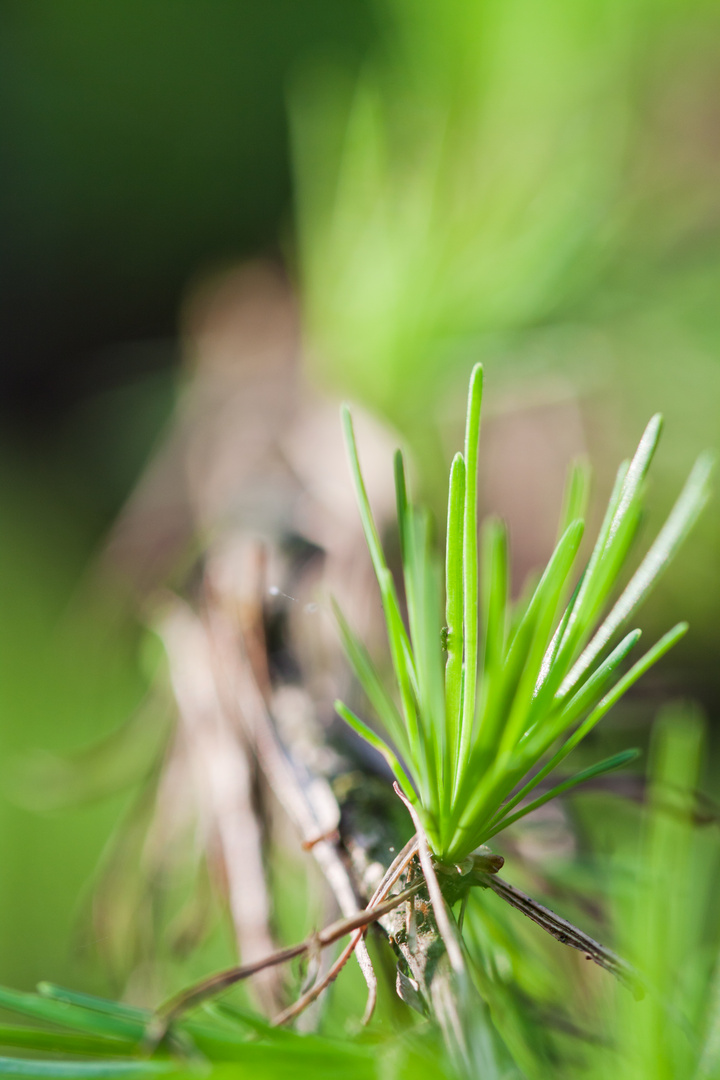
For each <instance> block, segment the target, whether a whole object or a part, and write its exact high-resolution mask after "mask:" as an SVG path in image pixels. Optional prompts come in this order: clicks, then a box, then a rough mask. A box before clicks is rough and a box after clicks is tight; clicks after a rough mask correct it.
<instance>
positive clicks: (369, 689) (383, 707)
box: [332, 600, 407, 754]
mask: <svg viewBox="0 0 720 1080" xmlns="http://www.w3.org/2000/svg"><path fill="white" fill-rule="evenodd" d="M332 605H333V611H334V613H335V618H336V619H337V623H338V628H339V631H340V638H341V640H342V643H343V648H344V650H345V653H346V655H347V657H348V660H349V661H350V664H351V666H352V669H353V671H354V672H355V676H356V678H357V680H358V682H359V683H360V685H361V686H362V688H363V690H364V692H365V695H366V697H367V699H368V701H369V702H370V704H371V705H372V707H373V709H374V710H375V712H376V713H377V715H378V718H379V719H380V720H381V721H382V723H383V726H384V727H385V730H386V731H387V733H388V735H389V736H390V738H391V739H392V741H393V742H394V743H395V745H396V746H397V748H398V749H399V750H400V752H401V753H402V754H406V753H407V732H406V730H405V726H404V724H403V720H402V717H401V716H400V713H399V711H398V709H397V707H396V705H395V702H394V701H393V699H392V698H391V697H390V694H389V693H388V692H387V690H386V689H385V687H384V686H383V683H382V680H381V678H380V675H379V674H378V671H377V669H376V667H375V665H374V664H373V662H372V659H371V657H370V654H369V653H368V651H367V649H366V648H365V646H364V645H363V643H362V642H361V641H360V638H359V637H358V636H357V634H355V633H354V632H353V630H352V629H351V627H350V625H349V623H348V622H347V620H346V618H345V616H344V615H343V613H342V611H341V610H340V608H339V607H338V605H337V604H336V603H335V601H334V600H333V601H332Z"/></svg>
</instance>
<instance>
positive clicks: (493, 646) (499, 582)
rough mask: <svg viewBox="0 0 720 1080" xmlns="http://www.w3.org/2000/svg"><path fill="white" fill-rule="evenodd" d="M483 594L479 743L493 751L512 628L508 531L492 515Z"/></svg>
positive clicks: (484, 550) (485, 532)
mask: <svg viewBox="0 0 720 1080" xmlns="http://www.w3.org/2000/svg"><path fill="white" fill-rule="evenodd" d="M480 595H481V627H482V633H481V639H480V649H481V656H482V660H481V664H480V670H481V672H482V681H481V683H480V690H479V705H478V717H479V722H478V734H477V740H476V745H477V746H478V747H480V748H483V749H484V750H485V751H486V752H487V753H489V752H491V749H492V747H493V746H494V744H495V739H496V737H497V733H498V731H499V726H500V715H499V713H498V712H494V711H493V709H494V703H495V702H496V701H497V700H498V696H499V690H500V687H501V685H502V679H503V665H504V663H505V658H506V656H505V651H506V637H507V632H508V626H507V623H508V549H507V531H506V529H505V525H504V524H503V522H501V521H499V520H498V519H497V518H489V519H488V520H487V521H485V522H484V523H483V529H482V541H481V589H480ZM493 718H494V719H495V722H493Z"/></svg>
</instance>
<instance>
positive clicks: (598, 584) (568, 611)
mask: <svg viewBox="0 0 720 1080" xmlns="http://www.w3.org/2000/svg"><path fill="white" fill-rule="evenodd" d="M482 385H483V372H482V367H481V365H479V364H478V365H477V366H476V367H475V368H474V369H473V372H472V376H471V379H470V389H469V396H468V410H467V424H466V431H465V448H464V454H461V453H458V454H457V455H456V456H455V459H454V461H453V463H452V468H451V472H450V482H449V495H448V516H447V534H446V542H445V566H444V574H443V568H442V565H441V562H440V559H439V558H438V556H437V554H436V551H435V547H434V544H433V540H432V531H431V525H430V519H429V516H428V514H427V512H425V511H424V510H422V509H418V508H416V507H415V506H413V504H412V502H411V500H410V498H409V495H408V489H407V484H406V479H405V468H404V463H403V457H402V454H401V452H400V451H398V452H397V453H396V456H395V486H396V494H397V520H398V529H399V535H400V549H401V555H402V574H403V586H404V596H405V601H406V608H407V621H406V620H405V619H404V617H403V614H402V610H401V606H400V601H399V590H398V587H397V585H396V582H395V580H394V578H393V575H392V573H391V572H390V570H389V568H388V565H387V561H386V558H385V554H384V551H383V547H382V544H381V542H380V537H379V534H378V530H377V527H376V525H375V521H374V519H373V515H372V511H371V508H370V503H369V500H368V497H367V492H366V489H365V485H364V482H363V477H362V472H361V469H360V463H359V458H358V451H357V446H356V442H355V435H354V431H353V425H352V418H351V415H350V412H349V410H348V409H347V407H343V412H342V419H343V426H344V433H345V440H346V444H347V448H348V453H349V457H350V464H351V467H352V473H353V478H354V482H355V489H356V494H357V500H358V505H359V509H360V516H361V518H362V524H363V528H364V532H365V538H366V541H367V545H368V548H369V552H370V556H371V559H372V562H373V566H374V569H375V573H376V576H377V580H378V584H379V586H380V594H381V597H382V603H383V610H384V616H385V622H386V627H387V635H388V643H389V652H390V659H391V661H392V670H393V673H394V683H395V685H394V688H393V689H392V690H389V689H388V688H387V687H386V686H385V684H384V682H383V680H382V678H381V676H380V674H379V672H378V670H377V669H376V667H375V665H374V664H373V661H372V660H371V658H370V655H369V653H368V651H367V649H366V648H365V646H364V645H363V643H362V642H361V641H360V640H359V639H358V637H357V636H356V635H355V634H354V632H353V631H352V629H351V628H350V626H349V625H348V623H347V621H346V619H345V618H344V616H343V615H342V613H341V612H340V611H337V616H338V621H339V627H340V632H341V635H342V638H343V643H344V646H345V649H346V652H347V654H348V657H349V659H350V661H351V663H352V665H353V668H354V670H355V673H356V675H357V677H358V679H359V681H360V683H361V684H362V687H363V688H364V691H365V694H366V696H367V698H368V701H369V702H370V705H371V706H372V708H373V709H374V711H375V713H376V714H377V717H378V719H379V720H380V722H381V723H382V726H383V727H384V729H385V733H386V735H387V737H388V738H387V739H386V738H383V737H381V736H380V735H378V734H377V732H376V731H374V730H373V729H372V728H371V727H370V726H369V725H368V724H367V723H365V722H364V721H363V720H361V719H360V718H359V717H358V716H357V715H356V714H355V713H354V712H352V711H351V710H350V709H349V708H348V707H347V706H346V705H345V704H343V703H342V702H337V703H336V708H337V710H338V712H339V714H340V715H341V716H342V717H343V718H344V719H345V720H346V721H347V723H348V724H350V725H351V727H353V728H354V729H355V731H357V732H358V733H359V734H360V735H361V736H362V737H363V738H365V739H366V740H367V741H368V742H369V743H370V744H371V745H372V746H374V747H375V748H376V749H377V750H379V751H380V753H381V754H382V755H383V756H384V757H385V759H386V760H387V762H388V763H389V765H390V767H391V769H392V771H393V773H394V774H395V777H396V779H397V781H398V783H399V784H400V786H401V788H402V790H403V791H404V793H405V795H406V796H407V798H408V799H409V800H410V801H411V803H412V804H413V805H414V806H415V807H416V809H417V811H418V814H419V815H420V818H421V820H422V822H423V825H424V827H425V830H426V831H427V834H428V837H429V839H430V843H431V845H432V847H433V851H434V853H435V854H436V855H437V856H438V857H439V858H441V859H445V860H449V861H453V862H457V861H459V860H462V859H464V858H465V857H466V856H467V855H468V854H469V853H470V852H472V851H473V850H474V849H475V848H476V847H478V846H479V845H480V844H483V843H485V842H486V841H488V840H489V839H490V838H491V837H493V836H495V835H496V834H497V833H498V832H500V831H501V830H502V829H504V828H505V827H506V826H507V825H509V824H511V823H512V822H514V821H517V820H518V819H519V818H521V817H523V816H525V815H526V814H529V813H531V812H532V811H533V810H534V809H536V808H537V807H538V806H540V805H542V804H543V803H545V802H547V801H548V800H549V799H551V798H553V797H554V796H556V795H559V794H561V793H562V792H564V791H567V790H568V789H569V788H571V787H574V786H575V785H577V784H579V783H582V782H583V781H585V780H588V779H590V778H592V777H595V776H598V775H600V774H601V773H604V772H607V771H609V770H611V769H616V768H618V767H620V766H621V765H623V764H625V763H626V762H627V761H629V760H630V759H631V758H632V757H634V756H635V753H636V752H635V751H632V750H630V751H624V752H623V753H620V754H616V755H614V756H613V757H611V758H608V759H607V760H604V761H601V762H599V763H598V764H596V765H594V766H592V767H591V768H589V769H585V770H583V771H582V772H579V773H576V774H574V775H570V776H568V777H566V778H565V779H563V780H562V781H561V782H559V783H557V784H556V786H554V787H551V788H550V789H549V790H543V794H541V795H540V796H538V797H536V798H530V796H531V795H532V793H533V791H534V790H535V789H536V788H537V786H538V785H539V784H541V783H542V782H543V781H544V780H545V779H546V777H547V776H548V775H549V774H550V773H552V772H553V771H554V770H555V769H556V768H557V767H558V766H559V765H560V764H561V763H562V762H563V761H564V760H565V758H566V757H567V756H568V755H569V754H570V753H571V751H572V750H573V749H574V748H575V747H576V746H577V745H578V743H579V742H581V740H582V739H584V738H585V736H586V735H587V734H588V733H589V732H590V731H591V730H592V729H593V728H594V727H595V725H596V724H597V723H598V721H599V720H601V719H602V717H603V716H604V715H605V714H606V713H607V712H608V710H609V709H610V708H612V706H613V705H615V703H616V702H617V701H618V700H619V699H620V698H621V697H622V696H623V695H624V694H625V693H626V692H627V691H628V690H629V689H630V687H631V686H632V685H633V684H634V683H635V682H636V681H637V680H638V679H639V678H640V677H641V675H643V674H644V673H645V672H646V671H647V670H648V669H649V668H650V667H651V666H652V665H653V664H655V663H656V662H657V661H658V660H659V659H660V658H661V657H662V656H663V655H664V654H665V653H666V652H667V651H668V650H669V649H670V648H671V647H672V646H673V645H674V644H675V643H676V642H677V641H678V640H679V639H680V638H681V637H682V636H683V635H684V634H685V632H686V630H687V624H685V623H678V624H677V625H676V626H674V627H673V628H672V629H671V630H669V631H668V632H667V633H666V634H665V635H664V636H663V637H661V638H660V640H659V641H657V642H656V643H655V644H654V645H653V646H652V647H651V648H650V649H649V650H648V651H647V652H646V653H645V654H644V655H643V656H641V657H640V658H639V659H637V660H636V661H635V662H634V663H633V664H632V666H630V667H629V668H627V667H626V663H625V661H626V660H627V658H628V657H629V655H630V653H631V652H632V650H633V649H634V648H635V646H636V645H637V643H638V640H639V638H640V630H638V629H632V630H630V631H629V632H626V633H625V635H624V636H621V631H622V630H623V629H624V628H626V626H627V623H628V621H629V619H630V617H631V616H632V615H633V614H634V612H635V610H636V609H637V607H638V606H639V604H640V603H641V602H642V600H643V599H644V598H645V597H646V596H647V594H648V592H649V590H650V589H651V587H652V586H653V584H654V582H655V581H656V580H657V578H658V575H659V574H660V573H661V572H662V570H663V569H664V567H665V566H666V565H667V564H668V562H669V561H670V559H671V558H672V557H673V556H674V554H675V552H676V551H677V549H678V547H679V546H680V544H681V543H682V541H683V540H684V538H685V536H686V535H687V533H688V532H689V530H690V529H691V527H692V525H693V523H694V522H695V520H696V518H697V517H698V514H699V513H700V511H701V509H702V507H703V506H704V504H705V502H706V501H707V498H708V494H709V475H710V471H711V468H712V462H711V460H710V458H709V456H708V455H701V457H700V458H699V459H698V460H697V462H696V463H695V466H694V467H693V469H692V471H691V473H690V475H689V477H688V480H687V482H686V484H685V487H684V488H683V491H682V493H681V494H680V497H679V498H678V500H677V502H676V504H675V506H674V508H673V509H672V511H671V513H670V515H669V517H668V519H667V521H666V522H665V524H664V526H663V527H662V529H661V530H660V532H659V534H658V535H657V537H656V539H655V540H654V542H653V543H652V544H651V546H650V548H649V550H648V551H647V553H646V554H645V556H644V558H643V559H642V561H641V562H640V565H639V566H638V568H637V570H636V571H635V573H634V574H633V575H632V577H631V579H630V581H629V583H628V584H627V585H625V587H624V589H622V590H619V589H618V583H619V579H620V577H621V575H623V571H624V569H625V566H626V563H627V561H628V557H629V554H630V550H631V547H632V545H633V541H634V539H635V537H636V534H637V531H638V527H639V525H640V520H641V516H642V509H643V499H644V488H645V479H646V476H647V472H648V469H649V467H650V463H651V461H652V457H653V454H654V452H655V448H656V446H657V442H658V438H659V435H660V431H661V427H662V418H661V417H660V416H659V415H658V416H654V417H653V418H652V419H651V420H650V422H649V424H648V425H647V427H646V429H645V432H644V433H643V436H642V438H641V440H640V443H639V445H638V448H637V450H636V452H635V454H634V456H633V458H632V460H630V461H625V462H623V463H622V464H621V466H620V468H619V470H618V473H617V478H616V481H615V485H614V488H613V491H612V494H611V496H610V500H609V503H608V506H607V510H606V512H605V516H604V519H603V521H602V525H601V526H600V530H599V533H598V536H597V539H596V541H595V544H594V546H593V548H592V550H591V553H590V556H589V558H588V559H587V561H586V563H585V565H584V567H582V568H579V566H578V563H579V558H580V549H581V541H582V539H583V534H584V531H585V524H584V514H585V510H586V506H587V501H588V494H589V484H590V476H589V471H588V469H587V467H586V466H584V465H582V464H575V465H573V466H572V468H571V469H570V474H569V478H568V482H567V487H566V494H565V500H564V507H563V512H562V520H561V523H560V529H559V533H558V535H559V539H558V542H557V545H556V547H555V550H554V551H553V553H552V555H551V557H550V560H549V562H548V564H547V566H546V567H545V570H544V571H543V573H542V575H541V576H540V577H539V579H538V580H537V583H536V584H534V587H533V588H530V589H528V590H526V592H525V594H524V595H523V596H521V598H520V599H519V600H518V601H517V602H515V603H513V602H511V601H510V592H509V582H508V540H507V530H506V528H505V526H504V524H503V523H502V522H501V521H499V520H497V519H496V518H488V519H486V520H485V521H483V523H482V528H481V529H480V531H479V536H478V495H477V466H478V442H479V434H480V412H481V402H482ZM618 593H619V595H617V594H618ZM443 598H444V618H443V607H442V601H443ZM613 599H614V602H613ZM623 672H624V673H623Z"/></svg>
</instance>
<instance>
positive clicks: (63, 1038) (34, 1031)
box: [0, 1024, 128, 1057]
mask: <svg viewBox="0 0 720 1080" xmlns="http://www.w3.org/2000/svg"><path fill="white" fill-rule="evenodd" d="M0 1046H4V1047H10V1046H15V1047H17V1048H18V1049H23V1050H35V1051H42V1052H43V1053H49V1054H85V1055H87V1056H91V1057H105V1056H108V1055H110V1056H111V1057H112V1056H115V1057H116V1056H117V1055H118V1054H122V1053H127V1049H128V1048H127V1044H126V1043H122V1042H118V1041H115V1040H113V1039H102V1038H99V1037H98V1036H95V1035H74V1034H72V1035H71V1034H69V1033H68V1032H67V1031H48V1030H46V1029H43V1028H34V1027H26V1026H23V1027H14V1026H13V1025H11V1024H0Z"/></svg>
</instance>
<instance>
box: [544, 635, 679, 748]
mask: <svg viewBox="0 0 720 1080" xmlns="http://www.w3.org/2000/svg"><path fill="white" fill-rule="evenodd" d="M687 631H688V624H687V623H685V622H682V623H678V624H677V625H676V626H674V627H673V628H672V630H668V632H667V634H663V636H662V637H661V638H660V639H659V641H656V642H655V644H654V645H653V647H652V648H651V649H648V651H647V652H646V653H645V655H644V656H641V657H640V659H639V660H638V661H637V662H636V663H635V664H633V666H632V667H631V668H630V669H629V671H627V672H626V673H625V674H624V675H623V677H622V678H621V679H619V680H618V681H617V682H616V683H615V685H614V686H613V688H612V690H610V691H609V692H608V693H607V694H606V695H605V697H604V698H602V700H601V701H599V702H598V704H597V705H596V706H595V708H594V709H593V711H592V712H591V713H590V715H589V716H588V718H587V719H586V720H583V722H582V724H581V725H580V727H579V728H577V730H576V731H575V732H573V734H572V735H571V736H570V738H569V739H568V741H567V743H565V745H564V747H563V748H562V751H560V752H561V753H563V757H566V756H567V755H568V754H569V753H570V751H571V750H573V749H574V748H575V747H576V746H577V745H578V743H579V742H581V741H582V739H584V738H585V736H586V735H587V734H588V733H589V732H590V731H591V730H592V729H593V728H594V727H595V725H596V724H597V723H599V721H600V720H602V718H603V716H605V714H606V713H608V712H609V711H610V709H612V707H613V705H616V704H617V703H618V701H619V700H620V698H621V697H623V695H624V694H626V693H627V691H628V690H629V689H630V687H631V686H633V685H634V684H635V683H636V682H637V681H638V679H640V678H642V676H643V675H644V674H645V673H646V672H647V671H649V670H650V668H651V667H653V665H654V664H656V663H657V662H658V660H660V659H662V657H663V656H664V655H665V653H667V652H669V651H670V649H672V647H673V645H677V643H678V641H680V639H681V638H683V637H685V634H686V633H687Z"/></svg>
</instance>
